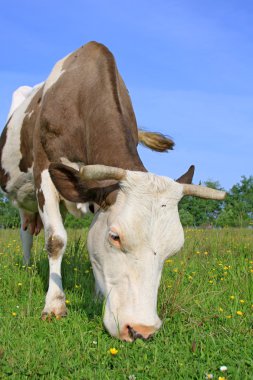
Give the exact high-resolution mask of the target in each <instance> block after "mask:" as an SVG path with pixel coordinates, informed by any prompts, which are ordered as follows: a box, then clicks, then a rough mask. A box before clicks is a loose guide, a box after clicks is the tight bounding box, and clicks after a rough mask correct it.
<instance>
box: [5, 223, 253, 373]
mask: <svg viewBox="0 0 253 380" xmlns="http://www.w3.org/2000/svg"><path fill="white" fill-rule="evenodd" d="M86 234H87V231H73V230H72V231H69V244H68V250H67V253H66V255H65V257H64V260H63V281H64V289H65V291H66V298H67V302H68V304H67V305H68V309H69V315H68V317H67V318H63V319H61V320H57V319H55V318H52V319H51V320H50V321H48V322H44V321H41V320H40V312H41V310H42V308H43V305H44V296H45V292H46V289H47V281H48V263H47V255H46V252H45V251H44V249H43V237H42V236H40V237H38V238H36V239H35V242H34V248H33V260H32V264H31V266H30V267H28V268H26V267H24V266H23V265H22V253H21V247H20V241H19V233H18V231H6V230H5V231H4V230H2V231H0V378H1V379H17V380H22V379H47V380H48V379H52V380H57V379H61V380H65V379H66V380H67V379H74V380H76V379H77V380H78V379H85V380H86V379H96V380H97V379H98V380H99V379H103V380H104V379H117V380H118V379H132V380H133V379H137V380H139V379H145V380H146V379H168V380H174V379H175V380H177V379H186V380H188V379H197V380H198V379H205V378H206V374H213V378H214V379H219V377H220V378H225V379H233V380H234V379H235V380H236V379H240V380H241V379H243V380H245V379H251V380H252V379H253V345H252V338H253V319H252V312H253V235H252V231H250V230H229V229H225V230H187V231H186V233H185V235H186V243H185V247H184V249H183V250H182V251H181V252H180V253H179V254H178V255H177V256H176V257H173V258H171V259H169V260H167V261H166V263H165V266H164V272H163V277H162V282H161V286H160V290H159V303H158V309H159V315H160V316H161V317H162V319H163V322H164V323H163V326H162V328H161V330H160V331H159V332H158V333H157V335H156V336H155V338H154V339H153V340H152V341H148V342H144V341H141V340H137V341H136V342H134V343H132V344H131V343H125V342H120V341H118V340H116V339H114V338H112V337H110V336H109V335H108V334H107V333H106V331H105V330H104V328H103V324H102V317H101V315H102V307H103V306H102V304H101V303H99V302H97V301H96V300H95V298H94V289H93V287H94V281H93V275H92V270H91V266H90V262H89V260H88V254H87V250H86V246H85V238H86ZM110 348H116V350H118V352H117V353H116V354H115V355H112V354H111V353H110ZM222 365H225V366H227V368H228V370H227V371H226V372H225V373H222V372H221V371H220V370H219V367H220V366H222Z"/></svg>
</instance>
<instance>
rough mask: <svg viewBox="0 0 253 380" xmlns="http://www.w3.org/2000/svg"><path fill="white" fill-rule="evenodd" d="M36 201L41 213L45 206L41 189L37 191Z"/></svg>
mask: <svg viewBox="0 0 253 380" xmlns="http://www.w3.org/2000/svg"><path fill="white" fill-rule="evenodd" d="M37 200H38V204H39V208H40V210H41V211H43V207H44V204H45V197H44V194H43V191H42V190H41V189H39V190H38V191H37Z"/></svg>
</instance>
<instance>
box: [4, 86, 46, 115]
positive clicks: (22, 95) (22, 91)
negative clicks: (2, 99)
mask: <svg viewBox="0 0 253 380" xmlns="http://www.w3.org/2000/svg"><path fill="white" fill-rule="evenodd" d="M43 84H44V83H38V84H36V85H35V86H34V87H31V86H20V87H19V88H17V89H16V90H15V91H14V92H13V94H12V101H11V107H10V110H9V113H8V116H7V121H8V120H9V118H10V117H11V115H12V114H13V113H14V111H15V110H16V109H17V108H18V107H19V106H20V105H21V104H22V103H23V101H24V100H25V99H27V98H28V96H29V95H31V94H32V92H34V91H35V90H37V89H38V88H40V87H41V86H42V85H43ZM30 114H31V113H30ZM30 114H29V115H30Z"/></svg>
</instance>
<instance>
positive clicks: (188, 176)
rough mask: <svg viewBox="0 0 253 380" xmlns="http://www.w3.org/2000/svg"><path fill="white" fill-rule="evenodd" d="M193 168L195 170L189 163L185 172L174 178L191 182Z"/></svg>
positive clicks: (178, 180)
mask: <svg viewBox="0 0 253 380" xmlns="http://www.w3.org/2000/svg"><path fill="white" fill-rule="evenodd" d="M194 170H195V166H194V165H191V166H190V167H189V169H188V170H187V172H186V173H184V174H183V175H181V177H179V178H178V179H176V182H179V183H188V184H191V183H192V178H193V176H194Z"/></svg>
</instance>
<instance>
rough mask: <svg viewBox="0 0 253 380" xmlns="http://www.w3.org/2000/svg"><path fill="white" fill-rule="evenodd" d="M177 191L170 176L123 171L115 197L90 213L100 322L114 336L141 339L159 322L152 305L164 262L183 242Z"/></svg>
mask: <svg viewBox="0 0 253 380" xmlns="http://www.w3.org/2000/svg"><path fill="white" fill-rule="evenodd" d="M182 191H183V190H182V185H181V184H179V183H177V182H174V181H173V180H171V179H169V178H165V177H158V176H156V175H154V174H151V173H142V172H129V171H127V176H126V179H125V180H124V181H122V182H121V190H120V191H119V194H118V196H117V200H116V202H115V203H114V204H113V205H112V206H111V207H109V208H108V209H107V210H106V211H104V210H101V211H99V212H98V213H97V214H96V216H95V218H94V221H93V223H92V226H91V228H90V231H89V235H88V249H89V253H90V259H91V262H92V266H93V271H94V275H95V280H96V286H97V288H98V289H99V290H100V291H101V292H102V294H103V295H104V297H105V314H104V325H105V327H106V329H107V330H108V331H109V333H110V334H111V335H113V336H115V337H119V338H120V339H123V340H127V341H132V340H134V339H135V338H137V337H142V338H144V339H146V338H148V337H149V336H151V335H152V334H153V333H154V332H155V331H156V330H158V329H159V327H160V326H161V320H160V319H159V317H158V315H157V310H156V309H157V293H158V288H159V283H160V278H161V273H162V268H163V263H164V260H165V259H166V258H168V257H169V256H172V255H174V254H175V253H176V252H177V251H179V249H180V248H181V247H182V245H183V242H184V234H183V228H182V226H181V223H180V220H179V215H178V202H179V200H180V199H181V197H182Z"/></svg>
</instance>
